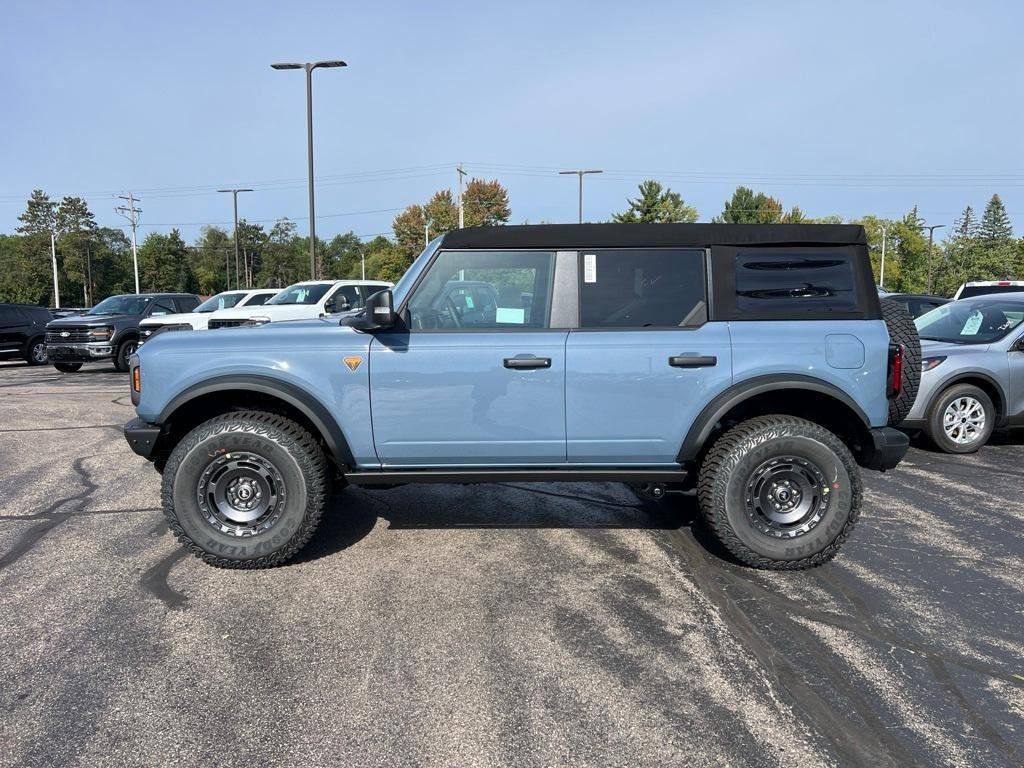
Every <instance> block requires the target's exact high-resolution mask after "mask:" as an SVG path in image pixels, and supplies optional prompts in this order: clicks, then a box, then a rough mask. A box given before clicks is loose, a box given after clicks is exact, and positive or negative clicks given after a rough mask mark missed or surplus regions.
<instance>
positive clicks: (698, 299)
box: [579, 249, 707, 328]
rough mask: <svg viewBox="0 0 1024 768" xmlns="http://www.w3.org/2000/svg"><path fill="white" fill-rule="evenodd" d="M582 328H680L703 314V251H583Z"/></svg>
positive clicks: (696, 321) (698, 321) (700, 320)
mask: <svg viewBox="0 0 1024 768" xmlns="http://www.w3.org/2000/svg"><path fill="white" fill-rule="evenodd" d="M579 258H580V265H579V274H580V327H581V328H679V327H687V326H696V325H701V324H702V323H704V321H705V320H706V319H707V302H706V296H705V285H704V251H701V250H667V249H666V250H652V249H648V250H642V249H637V250H607V251H600V250H599V251H581V252H580V255H579Z"/></svg>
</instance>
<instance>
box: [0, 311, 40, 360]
mask: <svg viewBox="0 0 1024 768" xmlns="http://www.w3.org/2000/svg"><path fill="white" fill-rule="evenodd" d="M51 319H52V317H51V316H50V310H48V309H47V308H46V307H37V306H36V305H34V304H0V360H10V359H11V358H12V357H20V358H22V359H23V360H24V361H25V362H26V363H28V364H29V365H44V364H45V363H46V324H47V323H48V322H50V320H51Z"/></svg>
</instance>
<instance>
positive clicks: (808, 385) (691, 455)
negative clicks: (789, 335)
mask: <svg viewBox="0 0 1024 768" xmlns="http://www.w3.org/2000/svg"><path fill="white" fill-rule="evenodd" d="M779 389H802V390H805V391H808V392H817V393H820V394H823V395H828V396H829V397H832V398H835V399H836V400H838V401H839V402H841V403H842V404H843V405H845V406H846V407H848V408H849V409H850V410H851V411H853V412H854V413H856V414H857V416H859V417H860V420H861V421H862V422H863V426H864V429H871V420H870V419H869V418H868V416H867V414H866V413H864V409H862V408H861V407H860V406H859V405H857V403H856V402H855V401H854V400H853V398H852V397H850V396H849V395H848V394H846V393H845V392H843V390H841V389H839V387H837V386H836V385H835V384H831V383H829V382H827V381H825V380H823V379H818V378H815V377H813V376H804V375H802V374H770V375H767V376H755V377H754V378H751V379H745V380H744V381H741V382H738V383H736V384H733V385H732V386H731V387H729V388H728V389H726V390H724V391H723V392H720V393H719V394H718V395H716V396H715V397H714V398H712V399H711V401H710V402H709V403H708V404H707V405H706V406H704V409H703V410H702V411H701V412H700V414H698V416H697V418H696V419H694V422H693V424H692V425H690V430H689V432H687V433H686V437H685V438H684V440H683V444H682V446H681V447H680V449H679V456H678V458H677V460H678V461H679V463H680V464H682V463H684V462H690V461H693V460H694V459H695V458H697V456H698V454H699V453H700V451H701V449H702V448H703V446H704V444H705V443H706V442H707V440H708V437H710V435H711V432H712V431H713V430H714V428H715V425H716V424H717V423H718V422H719V421H721V420H722V418H723V417H724V416H725V414H727V413H728V412H729V411H731V410H732V409H733V408H735V407H736V406H737V405H739V404H740V403H742V402H744V401H745V400H749V399H750V398H752V397H756V396H757V395H761V394H764V393H765V392H772V391H774V390H779Z"/></svg>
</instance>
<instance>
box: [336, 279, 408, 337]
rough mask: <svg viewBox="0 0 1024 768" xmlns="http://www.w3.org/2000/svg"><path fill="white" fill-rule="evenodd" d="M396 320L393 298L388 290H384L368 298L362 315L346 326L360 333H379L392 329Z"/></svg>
mask: <svg viewBox="0 0 1024 768" xmlns="http://www.w3.org/2000/svg"><path fill="white" fill-rule="evenodd" d="M397 320H398V318H397V317H396V315H395V305H394V297H393V296H392V295H391V291H390V290H387V289H385V290H383V291H377V293H375V294H373V295H372V296H370V297H369V298H368V299H367V300H366V309H364V310H363V313H362V314H361V315H359V316H358V317H355V318H353V319H352V320H351V321H350V322H349V323H348V324H349V325H351V326H352V327H353V328H358V329H359V330H361V331H379V330H384V329H387V328H393V327H394V326H395V323H396V321H397Z"/></svg>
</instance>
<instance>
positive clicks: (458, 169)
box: [455, 163, 466, 229]
mask: <svg viewBox="0 0 1024 768" xmlns="http://www.w3.org/2000/svg"><path fill="white" fill-rule="evenodd" d="M455 171H456V172H457V173H458V174H459V229H462V228H463V227H464V226H466V218H465V216H464V213H463V210H462V177H463V176H465V175H466V172H465V171H464V170H462V163H459V164H458V166H457V167H456V168H455Z"/></svg>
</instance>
